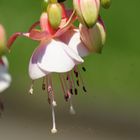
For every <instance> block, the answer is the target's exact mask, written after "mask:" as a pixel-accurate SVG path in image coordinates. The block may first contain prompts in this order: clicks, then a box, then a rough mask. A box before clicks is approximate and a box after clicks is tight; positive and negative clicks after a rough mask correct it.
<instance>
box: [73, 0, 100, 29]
mask: <svg viewBox="0 0 140 140" xmlns="http://www.w3.org/2000/svg"><path fill="white" fill-rule="evenodd" d="M73 5H74V9H75V10H76V13H77V16H78V19H79V21H80V22H81V23H82V24H83V25H85V26H87V27H93V26H94V24H95V23H96V21H97V18H98V15H99V10H100V0H73Z"/></svg>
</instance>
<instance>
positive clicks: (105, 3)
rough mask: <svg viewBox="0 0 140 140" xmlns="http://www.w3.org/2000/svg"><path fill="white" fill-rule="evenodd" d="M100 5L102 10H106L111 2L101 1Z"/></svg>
mask: <svg viewBox="0 0 140 140" xmlns="http://www.w3.org/2000/svg"><path fill="white" fill-rule="evenodd" d="M101 5H102V6H103V8H105V9H108V8H109V7H110V5H111V0H101Z"/></svg>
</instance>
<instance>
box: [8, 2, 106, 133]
mask: <svg viewBox="0 0 140 140" xmlns="http://www.w3.org/2000/svg"><path fill="white" fill-rule="evenodd" d="M64 1H65V0H59V1H57V0H44V1H43V13H42V14H41V17H40V21H37V22H35V23H34V24H33V25H32V26H31V28H30V29H29V31H28V32H26V33H21V32H17V33H15V34H13V35H12V36H11V37H10V39H9V40H8V48H9V49H10V47H11V45H12V44H13V42H14V41H15V40H16V39H17V37H19V36H24V37H27V38H30V39H32V40H35V41H39V46H38V47H37V48H36V49H35V50H34V52H33V54H32V56H31V58H30V62H29V76H30V78H31V79H32V84H31V87H30V90H29V93H30V94H33V85H34V81H35V80H36V79H39V78H43V84H42V89H43V90H46V91H47V92H48V102H49V103H50V105H51V108H52V120H53V127H52V130H51V132H52V133H56V132H57V129H56V123H55V111H54V108H55V106H56V101H55V97H54V95H55V92H54V85H53V81H52V73H58V75H59V79H60V83H61V87H62V91H63V93H64V98H65V100H66V101H70V112H71V113H72V114H75V110H74V108H73V105H72V95H73V94H75V95H77V94H78V89H77V87H82V89H83V91H84V92H87V90H86V88H85V84H84V80H83V78H82V76H81V70H80V67H79V64H81V63H83V62H84V60H83V59H82V57H85V56H87V55H88V54H90V53H91V52H96V53H97V52H99V51H101V50H102V46H103V45H104V43H105V38H106V32H105V28H104V25H103V22H102V20H101V19H100V18H99V17H98V16H99V10H100V0H88V1H87V0H83V1H82V0H79V1H78V0H73V3H74V10H73V11H72V10H66V9H65V7H64V5H63V4H62V2H64ZM58 2H59V3H58ZM60 3H61V4H60ZM55 16H56V18H55ZM77 19H78V21H79V22H80V23H81V24H80V25H79V28H77V27H75V26H74V24H73V23H74V21H75V20H77ZM36 26H39V27H40V29H36ZM82 69H83V71H86V68H85V67H84V66H83V65H82Z"/></svg>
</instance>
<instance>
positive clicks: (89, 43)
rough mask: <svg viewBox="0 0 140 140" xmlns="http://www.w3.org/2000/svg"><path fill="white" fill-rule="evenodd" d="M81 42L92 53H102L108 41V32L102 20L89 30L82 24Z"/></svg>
mask: <svg viewBox="0 0 140 140" xmlns="http://www.w3.org/2000/svg"><path fill="white" fill-rule="evenodd" d="M79 28H80V34H81V40H82V41H83V43H84V44H85V46H86V47H87V49H88V50H89V51H90V52H96V53H101V51H102V48H103V45H104V44H105V41H106V31H105V28H104V25H103V22H102V21H101V20H98V22H97V23H96V24H95V25H94V26H93V27H92V28H90V29H89V28H87V27H86V26H84V25H82V24H80V26H79Z"/></svg>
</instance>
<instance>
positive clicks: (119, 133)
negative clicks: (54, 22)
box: [0, 0, 140, 140]
mask: <svg viewBox="0 0 140 140" xmlns="http://www.w3.org/2000/svg"><path fill="white" fill-rule="evenodd" d="M70 2H72V0H67V4H68V5H69V6H70ZM139 5H140V1H139V0H134V1H133V2H132V1H127V0H123V1H121V0H114V1H113V0H112V7H111V8H110V9H109V10H104V9H102V11H101V15H102V18H103V19H104V21H105V24H106V29H107V42H106V45H105V47H104V50H103V52H102V54H101V55H95V54H94V55H90V56H89V57H87V58H86V59H85V66H86V68H87V72H86V73H83V77H84V80H85V83H86V86H87V90H88V94H87V95H85V94H83V93H82V92H80V93H79V95H78V96H75V98H74V105H75V109H76V111H77V114H76V116H71V115H69V112H68V104H67V103H66V102H65V101H64V100H63V95H62V94H61V88H60V87H59V85H60V84H59V82H58V81H57V75H55V76H54V85H56V100H57V104H58V107H57V108H56V113H57V116H56V117H57V120H56V121H57V128H58V130H59V131H58V133H57V134H56V135H52V134H51V133H50V129H51V112H50V107H49V105H48V103H47V94H46V93H45V92H43V91H42V89H41V84H42V80H38V81H36V82H35V89H34V90H35V92H34V95H32V96H30V95H29V94H28V90H29V87H30V83H31V81H30V79H29V77H28V63H29V59H30V56H31V54H32V52H33V50H34V49H35V48H36V47H37V44H38V43H37V42H33V41H31V40H28V39H26V38H19V39H17V41H16V42H15V43H14V45H13V46H12V51H11V53H10V54H7V57H8V59H9V63H10V73H11V75H12V79H13V82H12V85H11V87H10V88H9V89H8V90H6V91H5V92H4V93H2V94H1V96H2V98H3V100H4V101H5V112H4V114H3V116H2V117H1V118H0V140H25V139H27V140H39V139H40V140H46V139H50V140H55V139H57V140H58V139H60V140H63V139H65V140H69V139H77V140H78V139H80V140H84V139H87V140H106V139H107V140H109V139H111V140H139V139H140V133H139V132H140V110H139V108H140V42H139V41H140V39H139V37H140V35H139V33H140V31H139V25H140V19H139V13H140V10H139ZM40 14H41V0H36V1H35V0H10V1H9V0H0V23H2V24H3V25H4V27H5V29H6V31H7V37H9V36H10V35H11V34H12V33H14V32H16V31H23V32H25V31H27V30H28V28H29V27H30V25H31V24H32V23H33V22H35V21H37V20H38V19H39V16H40Z"/></svg>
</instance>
